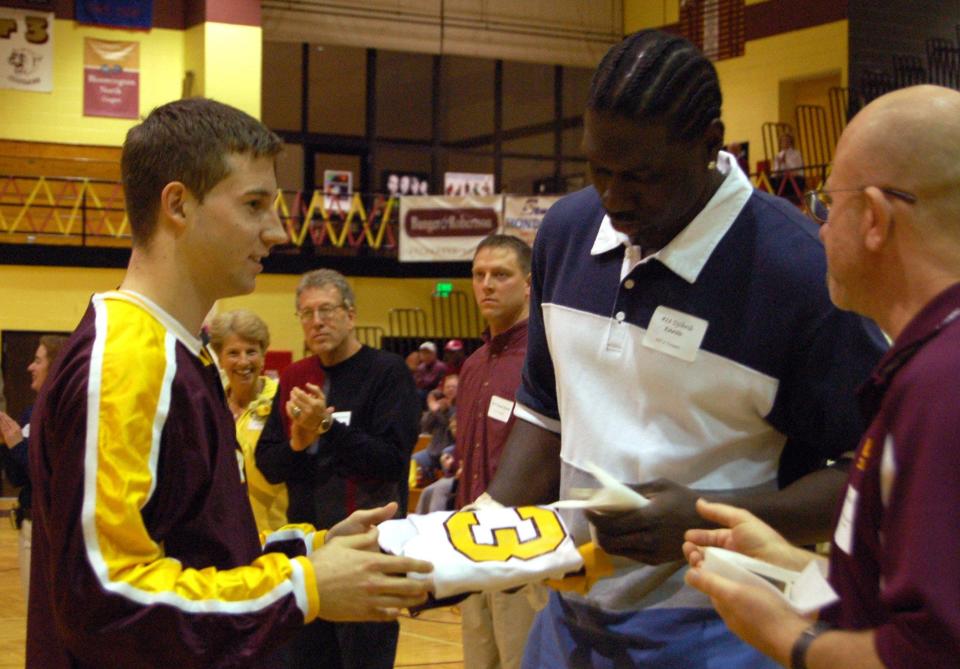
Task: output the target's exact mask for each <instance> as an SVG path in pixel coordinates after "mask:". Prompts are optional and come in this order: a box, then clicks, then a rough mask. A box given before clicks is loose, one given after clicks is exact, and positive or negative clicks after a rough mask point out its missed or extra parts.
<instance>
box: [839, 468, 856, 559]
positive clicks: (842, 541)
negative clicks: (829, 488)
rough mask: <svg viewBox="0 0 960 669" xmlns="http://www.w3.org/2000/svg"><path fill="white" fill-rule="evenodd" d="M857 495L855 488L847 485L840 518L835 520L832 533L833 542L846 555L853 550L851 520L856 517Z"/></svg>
mask: <svg viewBox="0 0 960 669" xmlns="http://www.w3.org/2000/svg"><path fill="white" fill-rule="evenodd" d="M859 496H860V494H859V493H858V492H857V489H856V488H854V487H853V486H852V485H848V486H847V496H846V497H845V498H844V500H843V509H842V510H841V511H840V520H838V521H837V530H836V532H834V533H833V541H834V543H836V544H837V547H838V548H839V549H840V550H842V551H843V552H844V553H846V554H847V555H850V553H851V552H852V551H853V521H854V520H855V519H856V514H857V497H859Z"/></svg>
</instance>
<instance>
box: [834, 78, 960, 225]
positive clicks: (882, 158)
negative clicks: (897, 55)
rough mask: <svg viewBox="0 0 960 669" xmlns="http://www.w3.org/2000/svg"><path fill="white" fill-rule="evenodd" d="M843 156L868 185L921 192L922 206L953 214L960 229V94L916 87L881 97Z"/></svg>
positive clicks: (855, 126) (840, 149) (847, 137)
mask: <svg viewBox="0 0 960 669" xmlns="http://www.w3.org/2000/svg"><path fill="white" fill-rule="evenodd" d="M837 160H838V161H840V160H843V161H844V162H845V163H846V166H847V167H848V168H849V172H850V174H855V175H857V176H858V177H859V178H860V180H861V183H862V184H864V185H866V184H870V185H876V186H886V187H890V188H897V189H900V190H905V191H909V192H911V193H915V194H916V195H917V196H918V198H919V202H918V205H919V208H921V209H926V210H927V211H928V213H934V211H935V213H936V214H938V215H945V214H947V212H953V214H954V215H953V216H951V219H952V220H954V221H956V222H957V227H958V233H960V220H957V214H960V93H958V92H957V91H954V90H951V89H949V88H942V87H940V86H912V87H910V88H904V89H900V90H897V91H894V92H892V93H888V94H886V95H884V96H881V97H879V98H877V99H876V100H874V101H873V102H871V103H870V104H869V105H867V106H866V107H864V109H863V110H862V111H861V112H860V113H859V114H857V115H856V116H855V117H854V118H853V120H852V121H851V122H850V125H849V126H848V127H847V128H846V130H844V132H843V136H842V137H841V139H840V142H839V143H838V145H837Z"/></svg>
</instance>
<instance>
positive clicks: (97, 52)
mask: <svg viewBox="0 0 960 669" xmlns="http://www.w3.org/2000/svg"><path fill="white" fill-rule="evenodd" d="M139 113H140V44H139V43H138V42H114V41H111V40H104V39H93V38H92V37H87V38H85V39H84V40H83V115H84V116H109V117H111V118H137V116H138V115H139Z"/></svg>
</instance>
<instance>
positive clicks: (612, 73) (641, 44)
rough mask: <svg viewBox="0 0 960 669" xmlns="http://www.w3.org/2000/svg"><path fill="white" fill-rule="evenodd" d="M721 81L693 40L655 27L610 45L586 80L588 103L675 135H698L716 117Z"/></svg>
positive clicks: (719, 100) (711, 64) (594, 108)
mask: <svg viewBox="0 0 960 669" xmlns="http://www.w3.org/2000/svg"><path fill="white" fill-rule="evenodd" d="M722 102H723V98H722V96H721V94H720V82H719V80H718V78H717V71H716V69H715V68H714V67H713V63H711V62H710V60H709V59H707V57H706V56H704V55H703V53H702V52H701V51H700V50H699V49H697V47H695V46H694V45H693V44H691V43H690V42H688V41H687V40H685V39H683V38H682V37H678V36H676V35H670V34H668V33H665V32H661V31H659V30H641V31H640V32H636V33H633V34H632V35H628V36H627V37H625V38H624V39H623V41H622V42H620V43H619V44H617V45H615V46H613V47H612V48H611V49H610V50H609V51H608V52H607V55H605V56H604V57H603V60H602V61H600V65H599V67H598V68H597V71H596V73H594V75H593V80H592V81H591V83H590V96H589V98H588V100H587V107H588V108H590V109H593V110H595V111H599V112H613V113H615V114H620V115H622V116H626V117H627V118H630V119H633V120H634V121H651V120H657V121H663V122H665V123H666V125H667V128H668V129H669V131H670V134H671V136H672V137H673V138H674V139H681V140H691V139H695V138H697V137H700V136H701V135H703V133H704V132H705V131H706V129H707V127H708V126H709V125H710V123H711V122H712V121H713V120H715V119H719V118H720V106H721V104H722Z"/></svg>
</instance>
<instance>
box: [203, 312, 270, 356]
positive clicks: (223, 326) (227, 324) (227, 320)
mask: <svg viewBox="0 0 960 669" xmlns="http://www.w3.org/2000/svg"><path fill="white" fill-rule="evenodd" d="M232 334H233V335H237V336H238V337H240V338H241V339H246V340H247V341H252V342H256V343H257V344H259V345H260V350H261V352H263V353H266V351H267V348H268V347H269V346H270V330H269V329H268V328H267V324H266V323H264V322H263V319H262V318H260V317H259V316H257V315H256V314H255V313H253V312H252V311H249V310H247V309H235V310H233V311H225V312H223V313H222V314H217V315H216V316H214V317H213V320H212V321H210V345H211V346H213V350H214V351H216V352H217V355H220V352H221V351H222V350H223V343H224V341H226V339H227V337H229V336H230V335H232Z"/></svg>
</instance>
